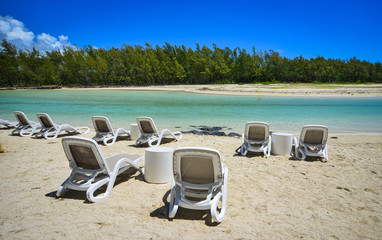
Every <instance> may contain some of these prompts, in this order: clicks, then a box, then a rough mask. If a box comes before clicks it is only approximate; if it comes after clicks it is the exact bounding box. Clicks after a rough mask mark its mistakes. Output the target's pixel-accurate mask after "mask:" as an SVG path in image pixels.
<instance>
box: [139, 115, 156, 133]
mask: <svg viewBox="0 0 382 240" xmlns="http://www.w3.org/2000/svg"><path fill="white" fill-rule="evenodd" d="M137 124H138V128H139V130H140V131H141V133H144V134H158V130H157V128H156V126H155V123H154V121H153V120H152V118H149V117H138V118H137Z"/></svg>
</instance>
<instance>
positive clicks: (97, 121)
mask: <svg viewBox="0 0 382 240" xmlns="http://www.w3.org/2000/svg"><path fill="white" fill-rule="evenodd" d="M92 122H93V126H94V129H95V131H96V135H95V136H94V137H93V140H95V141H97V142H103V144H104V145H106V146H110V145H113V144H114V143H115V141H116V140H117V138H118V137H120V136H122V135H124V134H126V135H127V137H130V131H128V130H126V129H123V128H118V129H117V130H115V131H114V129H113V127H112V126H111V123H110V121H109V119H108V118H107V117H102V116H94V117H92Z"/></svg>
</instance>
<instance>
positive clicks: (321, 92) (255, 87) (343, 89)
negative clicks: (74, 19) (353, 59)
mask: <svg viewBox="0 0 382 240" xmlns="http://www.w3.org/2000/svg"><path fill="white" fill-rule="evenodd" d="M71 89H76V88H71ZM78 89H81V90H84V89H87V90H102V89H105V88H100V87H96V88H78ZM107 89H119V90H121V89H122V90H123V89H125V90H135V91H136V90H141V91H184V92H191V93H203V94H219V95H245V96H315V97H381V96H382V84H270V85H262V84H242V85H238V84H206V85H165V86H143V87H110V88H107Z"/></svg>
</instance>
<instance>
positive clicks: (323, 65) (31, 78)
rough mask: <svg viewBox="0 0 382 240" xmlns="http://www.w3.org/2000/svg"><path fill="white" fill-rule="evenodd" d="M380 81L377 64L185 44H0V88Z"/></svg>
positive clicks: (379, 71)
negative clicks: (18, 46)
mask: <svg viewBox="0 0 382 240" xmlns="http://www.w3.org/2000/svg"><path fill="white" fill-rule="evenodd" d="M292 82H301V83H316V84H319V83H346V82H349V83H367V82H377V83H380V82H382V65H381V63H379V62H377V63H375V64H373V63H370V62H366V61H360V60H358V59H356V58H355V57H354V58H351V59H349V60H340V59H330V58H329V59H325V58H323V57H316V58H311V59H306V58H303V57H302V56H300V57H296V58H294V59H288V58H285V57H282V56H280V54H279V53H278V52H275V51H273V50H269V51H256V49H255V48H253V49H252V52H247V51H246V50H245V49H240V48H235V49H234V50H231V49H229V48H228V47H226V48H224V49H222V48H218V47H217V46H216V45H215V44H213V48H212V49H210V48H208V47H206V46H200V45H199V44H196V48H195V49H192V48H186V47H185V46H183V45H182V46H176V45H175V46H172V45H170V44H169V43H165V45H164V46H158V45H157V46H155V47H153V46H151V45H150V44H148V43H146V44H145V46H138V45H134V46H131V45H126V44H125V45H123V46H122V47H121V48H110V49H104V48H94V47H92V46H85V47H83V48H79V47H77V46H74V47H65V48H64V49H62V50H61V51H58V50H53V51H50V52H45V53H40V52H39V51H38V50H36V49H33V50H31V51H29V50H25V51H24V50H20V51H17V49H16V48H15V46H13V45H12V44H10V43H8V42H7V41H6V40H3V41H2V43H1V47H0V86H1V87H24V86H42V85H63V86H128V85H167V84H215V83H220V84H227V83H231V84H232V83H236V84H246V83H254V84H256V83H257V84H271V83H272V84H274V83H292Z"/></svg>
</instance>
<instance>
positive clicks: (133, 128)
mask: <svg viewBox="0 0 382 240" xmlns="http://www.w3.org/2000/svg"><path fill="white" fill-rule="evenodd" d="M140 136H141V132H140V131H139V128H138V124H136V123H133V124H130V137H131V140H132V141H137V139H138V138H139V137H140Z"/></svg>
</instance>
